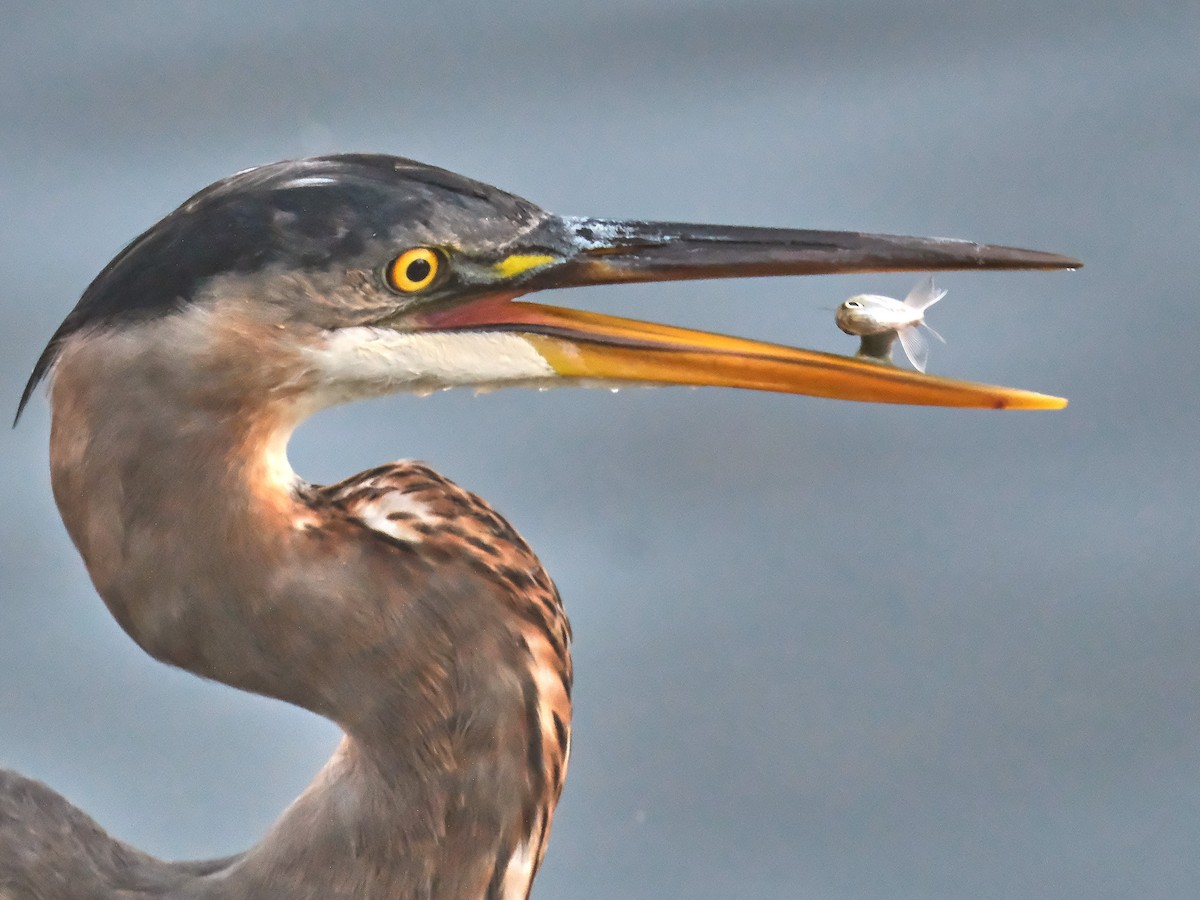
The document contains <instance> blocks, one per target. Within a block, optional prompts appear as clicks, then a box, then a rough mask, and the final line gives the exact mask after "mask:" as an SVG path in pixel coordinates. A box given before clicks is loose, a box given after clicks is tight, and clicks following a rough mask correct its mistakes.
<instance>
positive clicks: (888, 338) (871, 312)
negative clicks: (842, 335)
mask: <svg viewBox="0 0 1200 900" xmlns="http://www.w3.org/2000/svg"><path fill="white" fill-rule="evenodd" d="M945 296H946V291H944V290H939V289H938V288H936V287H934V284H933V276H932V275H929V276H926V277H925V278H923V279H922V280H921V281H920V282H918V283H917V285H916V286H915V287H914V288H913V289H912V290H911V291H909V292H908V296H906V297H905V298H904V299H903V300H897V299H895V298H894V297H884V296H882V295H880V294H858V295H857V296H854V297H851V298H850V299H849V300H846V301H844V302H843V303H842V304H841V305H840V306H838V308H837V311H836V314H835V316H834V320H835V321H836V322H837V326H838V328H840V329H841V330H842V331H844V332H846V334H853V335H856V336H858V337H859V338H861V339H862V340H861V342H860V345H859V350H858V355H859V356H862V357H866V358H868V359H874V360H876V361H878V362H886V363H890V362H891V361H892V344H893V342H894V341H895V340H896V338H897V337H898V338H899V339H900V346H901V347H903V348H904V354H905V356H907V357H908V360H909V362H911V363H912V364H913V368H915V369H917V371H919V372H924V371H925V365H926V363H927V362H928V361H929V343H928V342H927V341H926V340H925V336H924V334H922V333H921V329H922V328H924V329H927V330H928V331H929V332H930V334H932V335H933V336H934V337H936V338H937V339H938V340H939V341H942V342H943V343H944V342H945V338H943V337H942V336H941V335H940V334H938V333H937V332H936V331H934V330H933V329H932V328H930V327H929V326H928V325H927V324H926V323H925V310H927V309H928V308H929V307H931V306H933V304H935V303H937V302H938V301H939V300H941V299H942V298H943V297H945Z"/></svg>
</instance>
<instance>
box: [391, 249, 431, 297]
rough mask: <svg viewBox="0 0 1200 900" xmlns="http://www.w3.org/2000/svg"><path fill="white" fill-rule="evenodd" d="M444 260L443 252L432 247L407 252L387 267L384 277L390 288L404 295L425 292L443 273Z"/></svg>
mask: <svg viewBox="0 0 1200 900" xmlns="http://www.w3.org/2000/svg"><path fill="white" fill-rule="evenodd" d="M442 259H443V256H442V252H441V251H440V250H435V249H433V248H432V247H414V248H413V249H411V250H405V251H404V252H403V253H401V254H400V255H399V256H397V257H396V258H395V259H393V260H392V261H391V262H390V263H388V265H387V270H386V271H385V273H384V275H385V278H386V280H387V283H388V287H390V288H391V289H392V290H394V291H399V292H400V293H402V294H414V293H416V292H417V291H423V290H425V288H427V287H429V285H431V284H433V280H434V279H435V278H437V276H438V272H439V271H441V268H442Z"/></svg>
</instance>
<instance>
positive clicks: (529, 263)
mask: <svg viewBox="0 0 1200 900" xmlns="http://www.w3.org/2000/svg"><path fill="white" fill-rule="evenodd" d="M557 261H558V257H557V256H550V255H549V254H546V253H514V254H513V255H512V256H509V257H506V258H505V259H502V260H500V262H498V263H496V264H495V265H494V266H493V267H492V268H493V269H494V270H495V272H496V274H497V275H499V276H500V277H501V278H515V277H516V276H518V275H520V274H522V273H524V272H528V271H529V270H530V269H536V268H538V267H539V266H547V265H549V264H550V263H552V262H557Z"/></svg>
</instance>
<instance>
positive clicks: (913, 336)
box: [896, 325, 929, 372]
mask: <svg viewBox="0 0 1200 900" xmlns="http://www.w3.org/2000/svg"><path fill="white" fill-rule="evenodd" d="M896 334H898V335H899V337H900V346H901V347H903V348H904V355H905V356H907V357H908V361H909V362H910V363H912V364H913V368H914V369H916V370H917V371H918V372H924V371H925V364H926V363H928V362H929V342H928V341H927V340H925V335H923V334H921V329H920V328H918V327H917V326H916V325H906V326H904V327H903V328H901V329H899V330H898V331H897V332H896Z"/></svg>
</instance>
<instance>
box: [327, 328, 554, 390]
mask: <svg viewBox="0 0 1200 900" xmlns="http://www.w3.org/2000/svg"><path fill="white" fill-rule="evenodd" d="M308 353H309V354H310V357H311V359H312V362H313V364H314V368H315V369H316V371H317V374H318V375H319V377H320V379H321V381H322V382H323V383H324V385H325V387H326V388H327V389H329V390H331V391H332V392H333V393H334V394H341V396H339V397H334V398H331V402H338V400H339V399H343V398H345V399H349V397H350V396H365V395H371V394H377V393H390V392H392V391H403V390H412V391H417V392H423V391H430V390H437V389H438V388H446V387H459V386H473V387H481V388H490V387H503V386H505V385H512V384H540V383H547V384H548V383H551V382H552V380H554V379H556V378H557V377H558V376H557V375H556V373H555V371H554V369H553V368H552V367H551V365H550V363H548V362H547V361H546V359H545V358H544V357H543V356H542V355H541V354H540V353H538V352H537V350H535V349H534V347H533V345H532V344H531V343H530V342H529V341H527V340H525V338H523V337H521V336H520V335H517V334H507V333H502V332H490V333H489V332H431V331H425V332H400V331H392V330H391V329H388V328H374V327H370V326H358V327H354V328H343V329H340V330H339V331H336V332H334V333H333V334H332V335H330V337H329V339H328V340H327V341H326V342H325V343H324V345H322V346H318V347H314V348H311V349H309V350H308ZM347 395H348V396H347Z"/></svg>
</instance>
